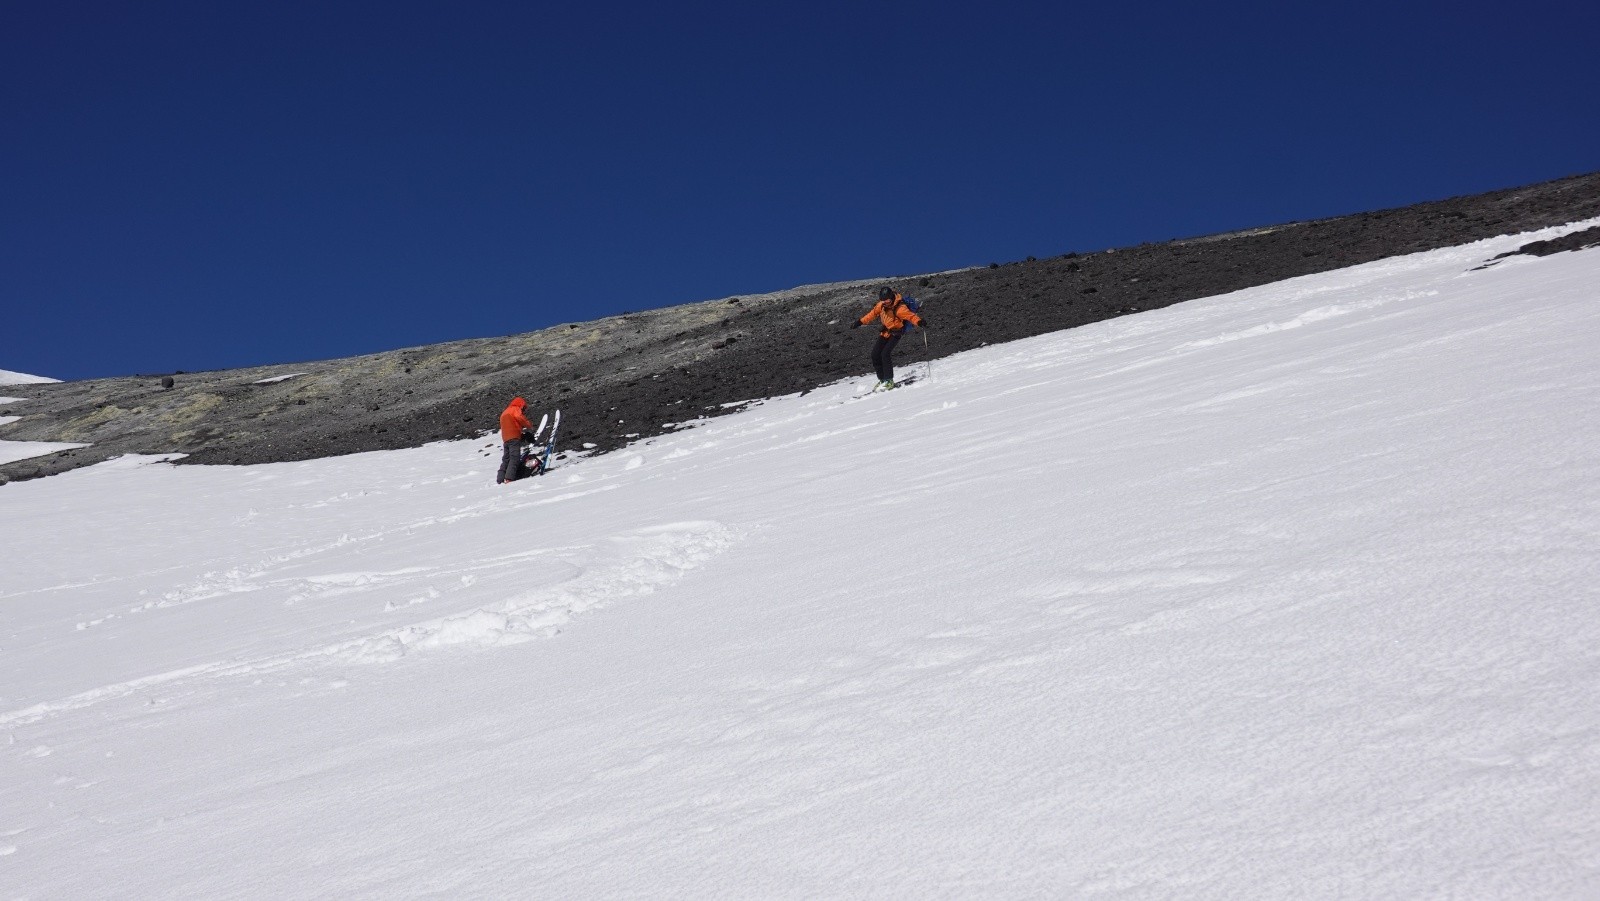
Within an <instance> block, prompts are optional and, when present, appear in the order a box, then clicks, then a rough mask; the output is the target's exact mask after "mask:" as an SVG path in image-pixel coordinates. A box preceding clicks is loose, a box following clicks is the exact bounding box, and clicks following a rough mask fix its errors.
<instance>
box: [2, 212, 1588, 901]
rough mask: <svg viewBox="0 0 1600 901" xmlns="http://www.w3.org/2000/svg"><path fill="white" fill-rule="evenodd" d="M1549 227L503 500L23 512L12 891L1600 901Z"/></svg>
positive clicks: (465, 474)
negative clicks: (1535, 254)
mask: <svg viewBox="0 0 1600 901" xmlns="http://www.w3.org/2000/svg"><path fill="white" fill-rule="evenodd" d="M1574 227H1576V226H1574ZM1563 231H1564V230H1563V229H1551V230H1547V231H1545V232H1539V233H1536V236H1539V237H1552V236H1556V235H1559V234H1561V233H1562V232H1563ZM1525 240H1527V239H1526V238H1525V237H1514V238H1503V239H1495V240H1490V241H1484V242H1480V243H1478V244H1474V245H1469V246H1466V247H1461V248H1455V249H1451V250H1444V251H1435V252H1430V253H1426V254H1419V255H1416V256H1409V257H1401V258H1396V259H1392V260H1387V261H1384V262H1380V263H1373V264H1369V265H1364V266H1361V267H1357V268H1354V269H1348V270H1343V271H1338V272H1332V273H1326V274H1322V275H1317V276H1310V277H1306V278H1301V279H1296V280H1292V281H1289V282H1284V283H1281V284H1277V285H1271V286H1267V287H1263V288H1256V289H1251V290H1248V291H1243V292H1239V293H1236V294H1232V295H1228V296H1226V297H1221V298H1215V299H1211V300H1202V301H1194V302H1190V303H1187V304H1183V305H1179V306H1175V307H1170V308H1167V309H1164V310H1160V311H1156V312H1151V313H1146V314H1141V315H1137V316H1129V317H1124V318H1119V319H1115V320H1110V321H1106V322H1102V323H1099V324H1096V325H1093V326H1088V327H1084V328H1081V329H1077V330H1074V331H1071V332H1065V333H1060V334H1054V335H1048V336H1044V337H1040V338H1033V339H1029V340H1026V341H1021V342H1016V343H1013V344H1007V345H1003V346H997V347H990V348H984V349H981V350H978V351H973V352H970V353H967V354H964V355H961V356H958V357H954V358H949V359H944V360H939V361H937V362H935V363H934V364H933V371H932V373H931V375H930V376H929V377H927V378H924V379H922V380H921V381H920V382H918V383H917V384H915V385H913V386H911V387H908V388H906V389H903V390H899V391H894V392H889V393H885V394H873V395H861V394H859V393H858V392H859V391H861V390H862V389H863V388H864V387H865V382H866V381H867V380H866V379H862V380H861V384H857V385H848V384H841V385H837V386H834V387H831V388H826V389H822V390H818V391H813V392H811V393H808V394H806V395H804V396H791V397H784V398H778V399H773V400H769V401H765V402H762V403H758V404H756V405H753V406H752V407H751V408H750V409H748V410H746V411H744V412H742V413H739V414H736V415H733V416H730V417H726V418H721V419H716V420H712V421H710V422H708V423H705V424H703V425H701V426H699V427H697V428H692V429H687V430H684V431H681V432H678V433H676V434H673V435H670V436H667V437H663V438H660V439H656V440H653V441H651V442H649V443H648V444H642V445H638V446H635V447H634V448H632V449H630V450H628V451H624V452H618V453H615V454H610V455H607V456H604V457H598V458H592V459H580V460H577V461H575V462H571V463H569V464H568V465H566V466H564V467H563V468H559V469H556V470H555V471H553V472H552V473H551V474H550V475H548V476H546V477H544V478H542V479H538V480H532V481H528V482H521V483H515V484H513V485H510V486H505V487H497V486H494V485H493V484H492V481H493V478H492V473H493V470H494V468H495V464H496V463H497V462H498V455H497V454H494V455H490V456H485V455H484V453H483V450H482V446H481V442H477V441H466V442H454V443H446V444H436V445H430V446H428V447H424V448H420V449H416V450H407V451H391V452H384V453H376V454H366V455H360V456H353V457H343V458H335V459H329V460H322V461H312V462H304V463H283V464H273V465H265V466H256V467H243V468H224V467H172V466H167V465H162V464H158V463H154V462H152V461H151V460H148V459H143V460H141V459H136V458H123V459H122V460H119V461H114V462H112V463H107V464H102V465H99V466H95V467H92V468H88V469H82V470H78V471H74V472H71V473H68V474H65V475H61V476H56V477H52V478H48V479H41V480H37V481H32V482H26V483H19V484H14V485H10V486H7V487H5V488H4V489H0V542H3V546H4V548H5V553H4V556H5V565H4V567H3V568H0V611H3V614H4V619H3V623H4V626H3V628H0V730H3V737H0V774H3V778H0V855H3V856H0V896H4V897H7V898H12V897H27V898H110V897H117V898H126V897H208V898H228V897H297V898H394V897H414V896H424V895H427V896H436V897H450V898H504V897H549V898H578V897H582V898H606V897H652V898H669V897H681V898H702V897H729V898H754V897H760V898H828V897H839V898H859V897H906V898H926V897H986V898H990V897H1099V896H1112V897H1118V898H1172V897H1182V898H1217V899H1224V898H1226V899H1236V898H1272V899H1280V898H1350V897H1370V898H1423V897H1472V898H1535V897H1537V898H1593V897H1597V896H1600V704H1597V703H1596V699H1597V698H1600V651H1597V648H1600V603H1597V601H1600V589H1597V588H1596V585H1600V503H1597V502H1600V440H1597V439H1600V355H1597V354H1596V353H1595V350H1594V349H1595V347H1596V346H1597V342H1600V304H1596V302H1595V300H1596V298H1595V287H1594V286H1595V285H1596V284H1600V251H1597V250H1588V251H1578V252H1572V253H1565V254H1558V255H1555V256H1551V257H1546V258H1540V259H1533V258H1522V257H1517V258H1512V259H1508V260H1506V261H1505V262H1503V263H1501V264H1499V265H1497V266H1495V267H1493V268H1491V269H1487V270H1481V271H1472V270H1473V267H1475V266H1478V265H1479V264H1481V263H1482V262H1484V261H1485V260H1487V259H1489V258H1490V257H1492V256H1494V255H1495V254H1497V253H1500V252H1503V251H1505V250H1509V249H1513V248H1515V247H1516V246H1518V245H1519V244H1520V243H1522V242H1523V241H1525Z"/></svg>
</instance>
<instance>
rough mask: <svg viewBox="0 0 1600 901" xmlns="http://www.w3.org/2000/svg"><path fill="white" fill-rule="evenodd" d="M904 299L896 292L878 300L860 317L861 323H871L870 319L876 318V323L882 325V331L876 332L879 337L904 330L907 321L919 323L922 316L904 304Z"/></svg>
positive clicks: (887, 336)
mask: <svg viewBox="0 0 1600 901" xmlns="http://www.w3.org/2000/svg"><path fill="white" fill-rule="evenodd" d="M905 300H906V299H905V298H904V297H901V296H900V295H898V294H896V295H895V296H894V297H893V298H892V299H890V300H880V301H878V302H877V303H876V304H874V305H873V307H872V309H870V310H868V311H867V315H865V316H862V317H861V324H862V325H871V324H872V321H873V320H874V319H876V320H877V321H878V324H880V325H882V326H883V329H882V331H880V332H878V337H880V338H889V337H892V336H894V335H895V334H898V333H899V332H902V331H904V330H905V327H906V323H907V322H909V323H911V324H912V325H921V324H922V317H921V316H918V315H917V314H916V312H915V311H914V310H912V309H911V308H910V307H908V306H906V303H905Z"/></svg>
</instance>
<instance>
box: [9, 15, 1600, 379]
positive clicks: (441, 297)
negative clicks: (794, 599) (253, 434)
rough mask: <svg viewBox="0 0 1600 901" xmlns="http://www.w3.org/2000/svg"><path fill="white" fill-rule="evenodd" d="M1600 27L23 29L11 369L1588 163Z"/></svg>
mask: <svg viewBox="0 0 1600 901" xmlns="http://www.w3.org/2000/svg"><path fill="white" fill-rule="evenodd" d="M1597 7H1600V4H1595V3H1593V2H1578V0H1572V2H1564V3H1544V2H1528V3H1522V4H1517V5H1508V4H1503V3H1497V4H1486V3H1479V4H1474V3H1451V4H1445V3H1413V4H1408V3H1404V2H1397V3H1389V4H1370V5H1369V4H1331V3H1321V4H1295V3H1251V4H1238V3H1228V2H1215V3H1204V4H1201V3H1194V4H1187V3H1186V4H1158V3H1138V2H1130V3H1098V4H1093V5H1083V6H1079V5H1076V4H1071V3H1059V2H1058V3H1005V2H989V3H961V4H946V3H937V2H925V3H915V4H900V3H871V2H854V3H831V2H824V3H807V4H771V5H767V4H761V3H748V2H747V3H739V4H734V3H726V4H723V3H697V2H692V0H691V2H677V3H660V2H654V3H639V4H633V3H621V4H584V3H564V4H541V3H512V2H507V3H474V2H470V0H465V2H452V3H444V2H440V3H419V2H406V0H392V2H370V3H354V2H338V0H329V2H292V0H274V2H259V3H232V2H215V0H206V2H163V0H137V2H136V0H126V2H117V3H111V2H71V0H63V2H37V3H24V2H11V3H5V4H3V5H0V178H3V182H0V185H3V187H0V369H10V370H15V371H21V372H30V373H34V374H37V375H45V376H52V377H55V378H62V379H77V378H89V377H95V376H103V375H125V374H131V373H158V372H170V371H173V370H179V369H182V370H189V371H195V370H201V369H214V368H221V367H232V366H247V365H258V364H266V363H280V362H296V361H302V360H310V359H321V358H326V357H336V356H346V355H351V354H357V353H366V352H370V351H377V350H384V349H390V348H395V347H404V346H409V345H416V344H427V343H433V342H438V341H444V340H450V339H455V338H463V337H475V336H488V335H504V334H512V333H516V332H522V331H529V330H532V329H536V328H542V327H545V326H548V325H552V324H555V323H560V322H570V321H578V320H584V319H590V318H594V317H597V316H602V315H607V314H611V313H616V312H621V311H623V310H637V309H643V308H647V307H659V306H666V305H671V304H677V303H684V302H688V301H694V300H704V299H709V298H715V297H722V296H727V295H730V294H740V293H754V292H758V291H768V290H778V289H782V288H787V287H793V286H795V285H798V284H806V283H812V282H824V281H833V280H841V279H848V278H858V277H869V276H877V275H886V274H897V273H898V274H906V273H915V272H924V271H931V270H939V269H950V268H955V267H959V266H967V265H973V264H983V263H988V262H990V261H1006V260H1015V259H1021V258H1023V257H1026V256H1028V255H1035V256H1041V257H1042V256H1047V255H1052V254H1059V253H1064V252H1066V251H1069V250H1095V249H1101V248H1105V247H1112V246H1121V245H1127V244H1134V243H1138V242H1141V241H1158V240H1165V239H1168V238H1173V237H1180V236H1187V235H1196V234H1203V233H1210V232H1217V231H1224V230H1229V229H1234V228H1241V227H1247V226H1253V225H1263V224H1267V223H1272V222H1279V221H1286V220H1292V219H1307V218H1314V217H1319V216H1327V215H1335V214H1340V213H1348V212H1356V211H1360V210H1365V209H1375V208H1380V207H1389V206H1400V205H1404V204H1407V203H1412V202H1415V201H1419V200H1429V199H1436V198H1441V197H1447V196H1453V195H1458V194H1467V193H1476V192H1479V191H1485V190H1491V189H1495V188H1501V187H1509V186H1513V185H1518V184H1523V183H1527V182H1533V181H1539V180H1544V179H1549V178H1555V177H1560V176H1563V175H1572V174H1577V173H1581V172H1588V171H1593V170H1596V169H1600V116H1596V115H1595V109H1596V108H1597V104H1600V75H1597V69H1596V66H1595V60H1596V57H1597V55H1600V38H1597V37H1596V36H1597V35H1600V11H1597Z"/></svg>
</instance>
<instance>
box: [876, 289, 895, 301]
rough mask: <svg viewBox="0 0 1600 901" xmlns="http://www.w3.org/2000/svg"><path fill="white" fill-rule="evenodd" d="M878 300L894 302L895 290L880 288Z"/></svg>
mask: <svg viewBox="0 0 1600 901" xmlns="http://www.w3.org/2000/svg"><path fill="white" fill-rule="evenodd" d="M878 299H879V300H893V299H894V289H893V288H888V287H884V288H879V289H878Z"/></svg>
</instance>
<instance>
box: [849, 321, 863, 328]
mask: <svg viewBox="0 0 1600 901" xmlns="http://www.w3.org/2000/svg"><path fill="white" fill-rule="evenodd" d="M850 327H851V328H860V327H861V320H859V319H857V320H856V321H855V322H852V323H850Z"/></svg>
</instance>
